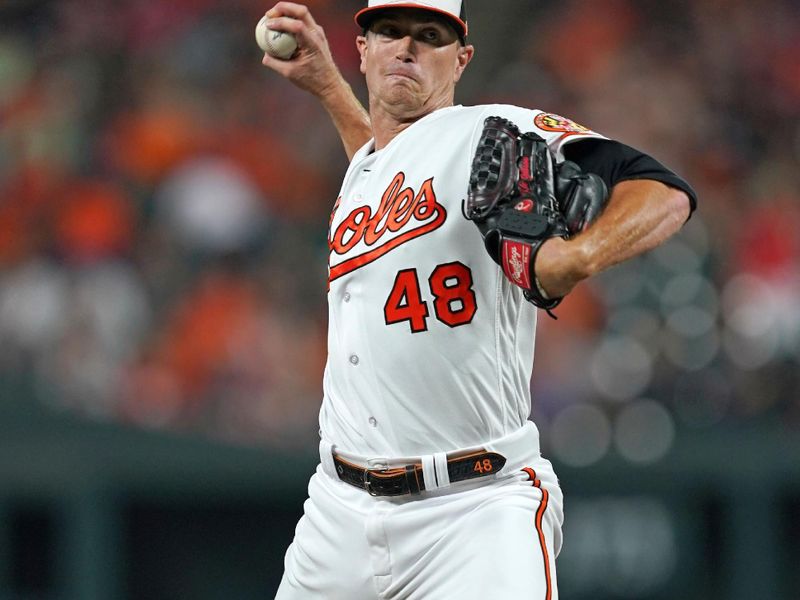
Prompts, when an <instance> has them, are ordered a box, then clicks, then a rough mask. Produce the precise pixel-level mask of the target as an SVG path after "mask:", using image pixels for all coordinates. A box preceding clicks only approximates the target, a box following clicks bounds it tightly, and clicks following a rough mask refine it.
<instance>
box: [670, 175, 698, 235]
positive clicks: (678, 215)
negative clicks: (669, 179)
mask: <svg viewBox="0 0 800 600" xmlns="http://www.w3.org/2000/svg"><path fill="white" fill-rule="evenodd" d="M665 187H666V188H667V195H666V198H665V201H666V208H667V217H666V220H667V221H668V226H670V229H672V230H673V231H672V233H676V232H677V231H678V230H679V229H680V228H681V227H683V225H684V223H686V221H688V220H689V217H690V216H691V214H692V203H691V200H690V199H689V195H688V194H687V193H686V192H684V191H683V190H679V189H678V188H674V187H671V186H665Z"/></svg>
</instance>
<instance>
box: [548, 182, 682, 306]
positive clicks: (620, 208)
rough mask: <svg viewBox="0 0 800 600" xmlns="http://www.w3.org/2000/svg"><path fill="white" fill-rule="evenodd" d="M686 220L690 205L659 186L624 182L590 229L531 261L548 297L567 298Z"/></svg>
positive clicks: (557, 240) (553, 244) (553, 241)
mask: <svg viewBox="0 0 800 600" xmlns="http://www.w3.org/2000/svg"><path fill="white" fill-rule="evenodd" d="M688 217H689V200H688V197H687V196H686V194H685V193H684V192H682V191H680V190H677V189H675V188H672V187H669V186H667V185H664V184H663V183H660V182H658V181H652V180H634V181H623V182H621V183H618V184H617V185H616V186H614V188H613V190H612V194H611V198H610V199H609V203H608V206H607V207H606V209H605V211H604V212H603V214H602V215H600V217H599V218H598V219H597V221H596V222H595V223H594V225H592V226H591V227H590V228H589V229H587V230H586V231H584V232H583V233H581V234H579V235H578V236H576V237H574V238H573V239H571V240H568V241H565V240H562V239H560V238H553V239H551V240H549V241H547V242H546V243H545V244H543V245H542V247H541V249H540V251H539V254H538V256H537V257H536V266H535V270H536V274H537V277H538V279H539V283H540V285H541V286H542V288H543V289H544V290H545V291H546V292H547V293H548V295H549V296H551V297H557V296H563V295H566V294H567V293H569V292H570V291H571V290H572V288H573V287H575V285H577V284H578V283H579V282H580V281H582V280H583V279H586V278H588V277H591V276H593V275H596V274H597V273H600V272H602V271H604V270H606V269H608V268H609V267H612V266H613V265H615V264H618V263H620V262H623V261H625V260H628V259H630V258H633V257H635V256H638V255H639V254H642V253H644V252H647V251H648V250H651V249H653V248H655V247H656V246H659V245H660V244H662V243H663V242H664V241H666V240H667V239H668V238H669V237H670V236H672V235H673V234H675V233H676V232H677V231H678V230H679V229H680V228H681V226H682V225H683V224H684V223H685V222H686V219H687V218H688Z"/></svg>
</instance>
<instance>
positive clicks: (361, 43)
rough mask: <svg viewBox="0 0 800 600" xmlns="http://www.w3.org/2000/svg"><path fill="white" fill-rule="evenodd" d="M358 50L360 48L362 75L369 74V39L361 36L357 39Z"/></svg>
mask: <svg viewBox="0 0 800 600" xmlns="http://www.w3.org/2000/svg"><path fill="white" fill-rule="evenodd" d="M356 48H358V54H359V56H361V65H360V69H361V74H362V75H366V74H367V38H366V36H363V35H359V36H358V37H356Z"/></svg>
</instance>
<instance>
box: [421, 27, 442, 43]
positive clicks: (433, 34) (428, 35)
mask: <svg viewBox="0 0 800 600" xmlns="http://www.w3.org/2000/svg"><path fill="white" fill-rule="evenodd" d="M420 38H421V39H422V41H424V42H428V43H429V44H438V43H439V40H440V39H441V36H440V35H439V32H438V31H437V30H436V29H423V30H422V32H421V33H420Z"/></svg>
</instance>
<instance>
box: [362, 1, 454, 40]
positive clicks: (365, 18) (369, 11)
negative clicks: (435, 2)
mask: <svg viewBox="0 0 800 600" xmlns="http://www.w3.org/2000/svg"><path fill="white" fill-rule="evenodd" d="M393 8H416V9H418V10H427V11H430V12H433V13H437V14H439V15H441V16H443V17H445V18H446V19H447V20H448V21H450V22H451V23H452V24H453V25H454V26H455V27H456V31H457V32H458V33H459V35H461V37H466V36H467V30H468V27H467V24H466V22H464V21H462V20H461V19H459V18H458V17H455V16H453V15H452V14H451V13H449V12H447V11H444V10H440V9H438V8H433V7H430V6H422V5H420V4H415V3H413V2H408V3H397V4H391V5H389V6H371V7H367V8H363V9H361V10H360V11H358V12H357V13H356V16H355V21H356V24H357V25H358V26H359V27H363V28H366V27H367V26H368V25H369V22H370V19H371V17H373V16H374V15H375V13H377V12H380V11H382V10H391V9H393Z"/></svg>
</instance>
